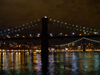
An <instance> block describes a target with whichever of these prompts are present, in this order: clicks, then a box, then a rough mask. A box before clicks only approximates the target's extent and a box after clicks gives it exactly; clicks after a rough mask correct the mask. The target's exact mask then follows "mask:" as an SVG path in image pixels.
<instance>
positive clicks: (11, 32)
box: [0, 16, 100, 46]
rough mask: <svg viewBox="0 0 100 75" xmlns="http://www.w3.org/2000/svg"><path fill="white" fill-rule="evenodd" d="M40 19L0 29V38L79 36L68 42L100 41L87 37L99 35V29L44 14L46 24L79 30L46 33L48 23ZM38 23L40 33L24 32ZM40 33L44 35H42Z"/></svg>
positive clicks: (61, 37) (62, 37)
mask: <svg viewBox="0 0 100 75" xmlns="http://www.w3.org/2000/svg"><path fill="white" fill-rule="evenodd" d="M42 19H43V18H42ZM42 19H38V20H34V21H33V22H29V23H26V24H23V25H20V26H16V27H11V28H8V29H4V30H1V31H0V40H22V39H43V38H48V39H58V38H60V39H64V38H80V39H78V40H75V41H72V42H70V43H75V42H78V41H79V40H89V41H92V42H98V43H100V41H98V40H93V39H89V37H100V35H99V34H100V30H98V29H94V28H88V27H83V26H80V25H75V24H70V23H67V22H60V21H57V20H53V19H48V18H47V17H46V16H45V17H44V19H46V20H47V24H50V25H53V26H59V27H62V28H63V27H64V28H66V30H68V29H69V30H74V31H78V32H79V34H75V33H74V32H72V34H70V35H69V34H63V33H59V34H58V35H53V33H48V25H47V24H46V25H45V22H44V21H45V20H42ZM39 25H42V33H37V35H33V34H27V33H26V32H25V30H28V29H31V28H34V27H35V26H39ZM43 26H44V27H43ZM45 29H46V30H45ZM44 30H45V31H44ZM23 31H24V33H26V35H23V34H22V33H21V32H23ZM65 32H66V31H65ZM42 35H43V36H45V37H43V36H42ZM48 39H47V40H48ZM44 41H45V40H44ZM70 43H68V44H70ZM83 43H84V42H83ZM61 45H67V44H61ZM59 46H60V45H59Z"/></svg>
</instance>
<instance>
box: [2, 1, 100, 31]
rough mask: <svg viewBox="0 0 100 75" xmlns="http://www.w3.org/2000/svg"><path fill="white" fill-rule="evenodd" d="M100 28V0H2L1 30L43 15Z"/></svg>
mask: <svg viewBox="0 0 100 75" xmlns="http://www.w3.org/2000/svg"><path fill="white" fill-rule="evenodd" d="M45 15H46V16H48V18H52V19H56V20H59V21H63V22H67V23H71V24H75V25H80V26H86V27H89V28H90V27H91V28H97V29H100V0H0V30H2V29H5V28H9V27H14V26H19V25H22V24H23V23H27V22H31V21H34V20H37V19H38V18H40V19H41V18H42V17H43V16H45Z"/></svg>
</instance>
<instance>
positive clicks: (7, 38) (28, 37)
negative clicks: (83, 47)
mask: <svg viewBox="0 0 100 75" xmlns="http://www.w3.org/2000/svg"><path fill="white" fill-rule="evenodd" d="M82 37H100V35H82V36H79V35H72V36H48V39H64V38H82ZM22 39H23V40H24V39H41V36H40V37H37V36H34V37H32V36H26V37H0V40H22Z"/></svg>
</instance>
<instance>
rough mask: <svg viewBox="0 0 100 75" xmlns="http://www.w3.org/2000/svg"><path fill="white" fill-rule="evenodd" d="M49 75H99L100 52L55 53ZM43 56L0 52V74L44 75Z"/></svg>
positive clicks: (31, 53) (50, 56)
mask: <svg viewBox="0 0 100 75" xmlns="http://www.w3.org/2000/svg"><path fill="white" fill-rule="evenodd" d="M48 58H49V65H48V71H49V72H48V75H99V74H100V72H99V71H100V52H82V51H76V52H71V51H69V52H68V51H67V52H53V53H50V54H49V57H48ZM41 66H42V63H41V54H40V53H36V52H0V74H2V75H42V70H41Z"/></svg>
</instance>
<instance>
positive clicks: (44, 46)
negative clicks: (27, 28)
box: [41, 17, 48, 73]
mask: <svg viewBox="0 0 100 75" xmlns="http://www.w3.org/2000/svg"><path fill="white" fill-rule="evenodd" d="M41 59H42V71H43V73H45V72H48V18H47V17H45V18H42V34H41Z"/></svg>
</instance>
